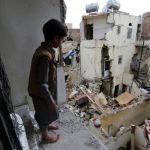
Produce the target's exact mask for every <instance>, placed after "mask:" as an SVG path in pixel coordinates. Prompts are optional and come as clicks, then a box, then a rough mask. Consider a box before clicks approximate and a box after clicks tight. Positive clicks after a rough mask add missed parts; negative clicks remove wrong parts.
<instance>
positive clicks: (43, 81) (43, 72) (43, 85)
mask: <svg viewBox="0 0 150 150" xmlns="http://www.w3.org/2000/svg"><path fill="white" fill-rule="evenodd" d="M48 75H49V61H48V60H47V59H40V60H39V63H38V65H37V82H38V84H39V87H40V91H41V94H42V95H43V96H44V98H45V99H46V101H47V102H48V103H49V102H51V101H53V97H52V95H51V91H50V90H49V88H48Z"/></svg>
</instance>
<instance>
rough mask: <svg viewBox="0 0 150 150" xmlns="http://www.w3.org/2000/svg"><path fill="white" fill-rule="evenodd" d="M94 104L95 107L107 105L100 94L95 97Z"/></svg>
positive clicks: (104, 98)
mask: <svg viewBox="0 0 150 150" xmlns="http://www.w3.org/2000/svg"><path fill="white" fill-rule="evenodd" d="M95 102H96V104H97V105H107V103H108V102H107V100H106V97H105V95H104V94H103V93H102V92H101V93H99V94H98V95H96V96H95Z"/></svg>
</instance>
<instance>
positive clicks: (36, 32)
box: [0, 0, 60, 106]
mask: <svg viewBox="0 0 150 150" xmlns="http://www.w3.org/2000/svg"><path fill="white" fill-rule="evenodd" d="M51 18H56V19H59V18H60V1H59V0H51V1H49V0H42V1H41V0H32V1H30V0H26V1H20V0H11V1H10V0H1V1H0V20H1V23H0V29H1V30H0V42H1V43H0V55H1V57H2V60H3V63H4V66H5V70H6V73H7V75H8V79H9V81H10V86H11V92H12V100H13V104H14V106H18V105H22V104H24V103H26V101H27V100H29V101H30V98H29V96H28V92H27V85H28V76H29V69H30V64H31V58H32V54H33V53H34V51H35V49H36V48H37V47H38V46H39V45H40V43H41V42H42V41H43V34H42V26H43V24H44V23H45V22H46V21H48V20H49V19H51Z"/></svg>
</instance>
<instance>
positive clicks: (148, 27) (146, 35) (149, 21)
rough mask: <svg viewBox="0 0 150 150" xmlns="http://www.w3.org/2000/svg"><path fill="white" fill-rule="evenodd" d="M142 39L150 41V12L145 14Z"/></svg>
mask: <svg viewBox="0 0 150 150" xmlns="http://www.w3.org/2000/svg"><path fill="white" fill-rule="evenodd" d="M141 38H142V39H144V40H150V12H146V13H144V14H143V21H142V33H141Z"/></svg>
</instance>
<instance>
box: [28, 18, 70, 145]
mask: <svg viewBox="0 0 150 150" xmlns="http://www.w3.org/2000/svg"><path fill="white" fill-rule="evenodd" d="M43 34H44V38H45V41H44V42H43V43H42V44H41V46H40V47H39V48H37V49H36V51H35V53H34V55H33V58H32V63H31V69H30V76H29V84H28V92H29V95H30V96H31V97H32V100H33V104H34V108H35V119H36V121H37V123H38V124H39V127H40V130H41V142H42V143H44V144H46V143H53V142H56V141H57V140H58V139H59V135H56V134H48V129H57V128H58V127H57V126H54V125H52V124H51V123H52V122H53V121H55V120H56V119H58V112H57V105H56V77H57V75H56V61H55V51H54V49H53V48H58V47H59V46H60V45H61V42H62V41H63V38H64V37H65V36H66V35H67V31H66V27H65V26H64V25H63V24H62V23H61V22H59V21H58V20H56V19H51V20H49V21H48V22H47V23H46V24H45V25H44V26H43Z"/></svg>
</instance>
